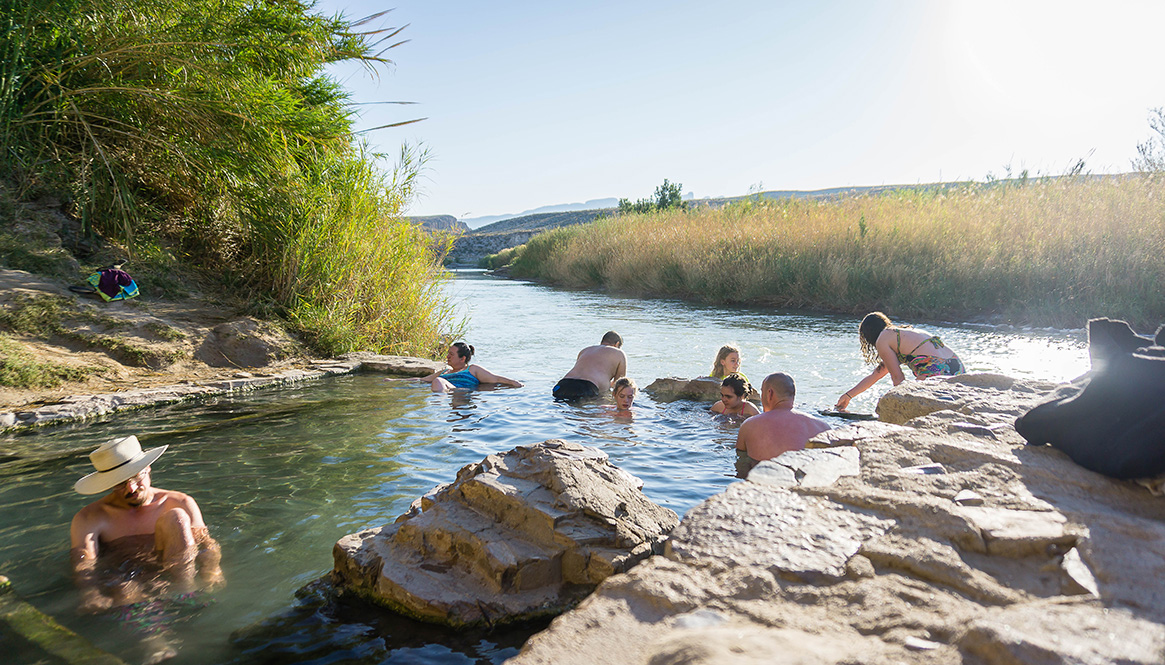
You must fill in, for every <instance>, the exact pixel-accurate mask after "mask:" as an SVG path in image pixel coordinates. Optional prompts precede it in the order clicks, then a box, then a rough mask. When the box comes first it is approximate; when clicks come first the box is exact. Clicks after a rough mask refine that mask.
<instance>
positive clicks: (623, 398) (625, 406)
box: [611, 376, 639, 415]
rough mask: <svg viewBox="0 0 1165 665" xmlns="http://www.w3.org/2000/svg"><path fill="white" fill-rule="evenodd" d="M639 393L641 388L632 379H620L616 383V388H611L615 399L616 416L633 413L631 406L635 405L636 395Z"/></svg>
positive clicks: (625, 377)
mask: <svg viewBox="0 0 1165 665" xmlns="http://www.w3.org/2000/svg"><path fill="white" fill-rule="evenodd" d="M638 391H639V386H636V385H635V380H634V379H632V378H630V377H627V376H624V377H620V378H619V379H618V380H617V381H615V386H614V387H613V388H611V395H612V396H613V397H614V398H615V415H629V414H630V413H631V405H632V404H634V403H635V393H636V392H638Z"/></svg>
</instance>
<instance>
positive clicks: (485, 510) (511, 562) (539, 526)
mask: <svg viewBox="0 0 1165 665" xmlns="http://www.w3.org/2000/svg"><path fill="white" fill-rule="evenodd" d="M641 486H642V483H640V482H639V481H638V479H636V478H635V477H634V476H631V475H630V474H628V473H627V472H625V471H623V470H621V469H619V468H617V467H615V466H613V465H612V464H611V463H610V462H608V461H607V456H606V454H605V453H603V452H602V451H600V450H598V449H596V448H590V447H587V446H582V445H579V444H574V443H568V442H565V441H560V440H553V439H552V440H549V441H545V442H543V443H541V444H537V445H534V446H519V447H517V448H515V449H513V450H511V451H510V452H508V453H505V454H503V455H489V456H488V457H486V458H485V459H484V460H482V461H481V462H479V463H477V464H471V465H469V466H466V467H464V468H463V469H461V471H460V472H458V474H457V479H456V480H455V481H454V482H453V483H451V484H448V485H443V486H441V487H438V488H436V489H435V490H433V492H431V493H430V494H428V495H426V496H424V497H422V498H421V499H419V500H418V501H417V502H415V503H414V504H413V507H412V509H411V510H410V511H409V512H408V513H407V514H405V515H403V516H401V517H400V518H399V519H398V520H397V521H396V523H394V524H391V525H388V526H384V527H379V528H375V529H368V530H366V531H361V532H359V533H355V534H350V535H348V536H345V537H344V538H341V539H340V541H339V542H338V543H336V546H335V548H334V550H333V556H334V558H335V568H334V570H333V572H332V580H333V582H334V583H335V584H336V586H337V587H338V588H340V589H341V590H342V591H354V592H356V593H357V594H358V595H360V596H362V597H364V598H365V599H367V600H371V601H372V602H375V603H378V604H381V605H384V606H386V607H388V608H390V609H392V610H395V611H397V612H400V613H402V614H405V615H408V616H411V617H414V618H417V619H421V620H424V621H430V622H435V623H444V624H448V625H451V626H469V625H478V624H488V625H495V624H499V623H507V622H512V621H518V620H522V619H529V618H534V617H538V616H545V615H553V614H558V613H560V612H562V611H563V610H565V609H567V608H569V607H571V606H573V605H574V604H575V603H577V602H578V601H579V600H580V599H582V598H583V597H585V596H586V595H587V594H588V593H590V592H591V591H592V590H593V589H594V588H595V586H596V585H598V584H599V583H600V582H602V581H603V580H604V579H606V578H607V577H609V576H611V575H613V574H615V573H621V572H624V571H626V570H628V569H629V568H631V567H632V566H633V565H635V564H636V563H638V562H640V561H642V560H643V559H644V558H646V557H649V556H651V554H652V553H653V552H656V551H659V550H661V549H662V543H663V540H664V538H665V537H666V536H667V534H668V532H670V531H671V530H672V528H673V527H675V525H676V523H677V522H678V518H677V517H676V514H675V513H673V512H672V511H670V510H668V509H666V508H662V507H660V506H658V505H656V504H655V503H652V502H651V501H650V500H649V499H647V497H646V496H644V495H643V493H642V492H641V491H640V487H641Z"/></svg>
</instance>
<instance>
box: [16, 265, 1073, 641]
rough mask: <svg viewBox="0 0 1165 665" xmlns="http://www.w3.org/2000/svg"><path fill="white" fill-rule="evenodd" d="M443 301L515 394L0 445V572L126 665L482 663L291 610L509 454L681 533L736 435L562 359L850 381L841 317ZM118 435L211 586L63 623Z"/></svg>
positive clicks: (46, 436) (366, 618)
mask: <svg viewBox="0 0 1165 665" xmlns="http://www.w3.org/2000/svg"><path fill="white" fill-rule="evenodd" d="M449 289H450V291H449V292H450V294H451V296H452V297H453V299H454V300H455V301H456V302H458V303H460V307H461V308H462V312H463V314H464V316H465V317H466V322H467V332H466V341H468V342H469V343H470V344H473V345H474V346H475V347H476V349H477V356H476V357H475V358H474V362H476V363H478V364H480V365H482V366H483V367H485V368H487V369H489V370H490V371H492V372H494V373H497V374H502V375H504V376H508V377H511V378H515V379H518V380H520V381H522V382H524V383H525V384H526V385H525V387H524V388H519V389H498V390H480V391H475V392H471V393H460V394H454V395H434V394H431V393H430V392H429V391H428V390H427V389H425V388H421V387H419V386H417V385H416V384H412V383H407V382H395V381H387V380H385V379H383V378H382V377H379V376H376V375H357V376H349V377H342V378H338V379H332V380H326V381H322V382H318V383H312V384H307V385H301V386H297V387H291V388H282V389H274V390H269V391H264V392H259V393H253V394H251V395H249V396H247V397H243V398H232V399H218V400H212V401H206V402H199V403H197V404H187V405H175V406H170V407H162V408H157V409H149V410H144V411H139V412H134V413H127V414H121V415H117V416H115V417H111V418H107V419H104V420H100V421H97V422H94V423H89V424H86V425H84V426H81V425H73V426H62V427H55V428H49V429H45V430H42V431H35V432H24V433H21V434H18V435H8V436H7V437H6V438H4V439H0V574H4V575H7V576H9V577H10V578H11V579H12V580H13V583H14V586H15V588H16V591H17V592H18V593H19V594H21V595H22V596H23V597H24V598H26V599H27V600H29V601H30V602H32V603H33V604H34V605H36V606H37V607H38V608H40V609H41V610H42V611H44V612H46V613H48V614H50V615H52V616H53V617H54V618H56V619H57V620H58V621H60V622H61V623H63V624H65V625H66V626H68V627H70V628H72V629H74V630H76V631H78V632H79V633H81V634H82V635H83V636H84V637H86V638H88V639H89V640H91V641H92V642H94V643H95V644H97V645H98V646H100V647H101V648H103V649H106V650H108V651H111V652H113V653H114V654H116V655H119V656H121V657H122V658H124V659H126V660H127V662H135V661H140V659H141V657H142V651H141V650H140V648H139V646H138V645H139V644H140V642H141V641H142V635H143V634H144V633H143V630H148V628H146V629H143V627H142V624H143V623H145V624H149V623H150V622H161V623H165V624H167V625H168V626H169V628H168V630H169V631H170V632H171V635H172V639H175V640H176V641H178V642H180V644H179V655H178V657H177V659H176V660H174V661H172V662H175V663H286V662H305V663H306V662H310V663H393V664H397V663H497V662H501V661H502V660H504V659H505V658H508V657H510V656H512V655H514V654H516V653H517V651H518V649H519V648H520V646H521V644H522V642H523V641H524V640H525V638H526V637H527V636H528V635H529V634H530V632H531V631H533V630H536V629H537V628H539V626H524V627H517V628H513V629H509V630H505V631H495V632H492V633H485V632H465V633H461V634H452V633H450V632H447V631H444V630H441V629H438V628H433V627H430V626H425V625H421V624H417V623H414V622H410V621H407V620H403V619H399V618H396V617H393V616H392V615H390V614H388V613H385V612H381V611H379V610H377V609H375V608H369V607H366V606H360V605H346V604H334V603H321V602H315V601H313V600H312V597H311V596H308V597H307V598H305V599H302V600H297V599H296V597H295V594H296V590H297V589H300V588H301V587H304V585H306V584H308V583H310V582H312V581H313V580H315V579H317V578H319V577H320V576H322V575H324V574H326V573H327V572H328V571H329V570H330V569H331V566H332V554H331V551H332V545H333V544H334V543H335V542H336V540H337V539H339V538H340V537H341V536H343V535H345V534H347V533H352V532H354V531H358V530H360V529H363V528H366V527H372V526H380V525H383V524H386V523H388V522H391V521H392V520H393V519H395V518H396V516H398V515H399V514H401V513H402V512H404V511H405V510H406V509H407V508H408V506H409V504H410V503H411V502H412V501H413V499H415V498H416V497H418V496H420V495H421V494H423V493H424V492H426V491H427V490H429V489H430V488H432V487H433V486H434V485H436V484H438V483H442V482H447V481H449V480H451V479H452V478H453V476H454V475H455V473H456V471H457V469H459V468H460V467H461V466H463V465H465V464H469V463H471V462H475V461H478V460H480V459H481V458H482V457H484V456H485V455H486V454H488V453H491V452H500V451H505V450H508V449H510V448H512V447H514V446H516V445H520V444H528V443H534V442H538V441H543V440H545V439H549V438H564V439H569V440H572V441H578V442H582V443H587V444H590V445H595V446H598V447H600V448H602V449H603V450H605V451H606V452H607V453H608V454H609V455H610V457H611V460H612V461H613V462H614V463H615V464H617V465H619V466H621V467H623V468H625V469H626V470H628V471H630V472H631V473H633V474H635V475H636V476H638V477H639V478H641V479H642V480H643V482H644V492H645V493H646V494H647V495H648V496H649V497H650V498H651V499H652V500H654V501H656V502H658V503H660V504H662V505H664V506H667V507H668V508H671V509H672V510H675V511H676V512H678V513H680V514H681V515H682V514H683V513H684V512H685V511H687V510H688V509H689V508H691V507H692V506H694V505H695V504H697V503H698V502H700V501H701V500H703V499H705V498H707V497H708V496H710V495H712V494H714V493H716V492H718V491H720V490H722V489H723V488H724V487H726V486H727V485H728V484H729V483H731V482H734V481H735V477H734V468H733V464H734V461H735V453H734V450H733V448H734V444H735V439H736V431H737V427H738V425H737V424H736V423H732V422H725V421H722V420H720V421H718V420H714V419H712V418H711V417H710V416H709V414H708V412H707V408H708V406H709V404H704V403H695V402H690V401H685V400H681V401H676V402H656V401H653V400H652V399H651V398H650V396H648V395H643V394H641V395H640V397H639V398H638V399H637V400H636V404H635V408H634V417H633V418H632V419H624V418H616V417H613V415H612V413H611V410H610V408H609V407H607V406H604V405H591V406H583V407H577V406H569V405H565V404H558V403H554V402H553V401H552V400H551V399H550V388H551V387H552V386H553V385H554V383H555V382H556V381H557V380H558V378H560V377H561V376H562V374H563V373H565V372H566V371H567V370H568V369H569V368H570V366H571V364H572V363H573V360H574V356H575V354H576V353H577V352H578V350H579V349H581V348H582V347H584V346H588V345H590V344H595V343H597V342H598V341H599V338H600V337H601V336H602V334H603V333H604V332H605V331H607V330H609V329H613V330H616V331H618V332H619V333H620V334H621V335H622V336H623V338H624V346H623V349H624V351H626V353H627V356H628V374H629V375H630V376H631V377H632V378H634V379H636V381H637V382H638V383H639V385H640V386H641V387H642V386H646V385H647V384H649V383H650V382H651V381H652V380H654V379H655V378H658V377H663V376H680V377H695V376H701V375H705V374H707V373H708V372H709V370H710V369H711V363H712V360H713V357H714V356H715V353H716V350H717V349H718V348H719V347H720V346H721V345H722V344H725V343H735V344H736V345H738V346H739V347H741V349H742V355H743V365H742V367H741V369H742V371H743V372H745V373H746V374H747V375H748V376H749V377H750V378H751V379H753V380H754V381H757V382H759V380H760V379H761V378H763V377H764V376H765V375H766V374H768V373H770V372H774V371H785V372H788V373H789V374H791V375H792V376H793V377H794V379H795V380H796V382H797V399H798V406H799V407H800V408H803V409H806V410H815V409H818V408H827V407H829V406H831V405H832V404H833V403H834V402H835V401H836V399H837V397H838V395H840V394H841V393H842V392H843V391H845V390H846V389H848V388H850V387H851V386H852V385H853V384H854V383H856V382H857V380H858V379H859V378H861V377H862V376H863V375H864V374H865V373H867V372H868V371H869V368H868V367H865V366H863V365H862V362H861V357H860V354H859V350H858V341H857V333H856V329H857V324H858V318H857V317H850V316H834V315H821V314H806V313H798V312H788V311H778V310H772V309H742V308H733V309H725V308H719V307H711V306H702V305H694V304H691V303H684V302H679V301H669V300H662V301H661V300H639V299H633V298H620V297H611V296H606V295H602V294H596V293H591V292H582V291H579V292H572V291H561V290H556V289H551V288H547V287H542V286H537V285H533V284H529V283H525V282H519V281H508V280H499V279H494V278H492V277H488V276H485V275H483V274H481V273H479V272H462V273H458V277H457V279H456V280H454V281H453V282H452V284H451V285H450V287H449ZM919 327H920V328H923V329H925V330H928V331H930V332H932V333H934V334H937V335H939V336H941V337H942V339H943V341H944V342H945V343H946V344H947V345H948V346H950V347H951V348H953V349H954V350H956V352H957V353H958V354H959V356H960V357H961V358H962V359H963V362H964V363H965V365H966V366H967V368H968V369H969V370H970V371H990V372H1001V373H1004V374H1008V375H1011V376H1016V377H1030V378H1041V379H1048V380H1056V381H1063V380H1068V379H1071V378H1074V377H1075V376H1078V375H1079V374H1081V373H1083V372H1084V371H1085V370H1086V369H1087V368H1088V358H1087V350H1086V347H1085V340H1084V335H1083V332H1082V331H1054V330H1017V329H1005V328H997V327H983V326H965V325H955V324H926V325H920V326H919ZM889 387H890V384H889V380H888V379H887V380H883V382H882V383H881V384H879V385H878V386H876V387H875V388H874V389H872V390H870V391H867V393H866V394H864V395H861V396H860V397H858V398H857V399H855V400H854V402H853V403H852V404H851V407H850V408H851V410H854V411H872V410H873V408H874V405H875V404H876V401H877V397H878V396H879V395H880V394H881V393H882V392H884V391H885V390H886V389H888V388H889ZM839 424H840V423H839ZM126 434H136V435H137V436H138V438H139V439H141V441H142V444H143V446H144V447H146V448H150V447H154V446H158V445H164V444H168V445H169V446H170V448H169V450H168V451H167V452H166V454H165V455H163V457H162V458H161V459H160V460H159V461H158V462H157V463H155V464H154V473H153V478H154V484H155V485H156V486H159V487H165V488H168V489H178V490H182V491H185V492H188V493H190V494H191V495H193V496H194V497H195V499H196V500H197V501H198V503H199V506H200V507H201V509H202V512H203V514H204V516H205V518H206V521H207V523H208V524H209V525H210V528H211V534H212V535H213V536H214V537H215V538H216V539H217V540H218V541H219V542H220V543H221V545H222V549H223V569H224V572H225V574H226V577H227V580H228V584H227V586H226V588H225V589H223V590H222V591H220V592H218V593H216V594H214V595H213V596H209V597H202V598H200V599H197V600H196V602H194V603H192V604H188V605H184V606H173V607H169V606H167V607H161V608H158V607H155V608H146V609H145V610H143V611H142V612H141V613H140V614H139V615H136V616H125V615H124V614H123V615H118V616H112V615H111V616H82V615H78V614H77V612H76V611H75V609H74V608H75V606H76V604H77V594H76V592H75V591H74V589H73V585H72V582H71V579H70V576H69V574H68V526H69V520H70V519H71V517H72V515H73V514H74V513H75V512H76V511H77V510H78V509H80V508H81V507H82V506H83V505H84V504H85V503H86V502H87V501H88V500H89V499H86V498H85V497H81V496H79V495H77V494H74V493H73V492H72V484H73V482H74V481H75V480H76V479H77V478H79V477H81V476H82V475H85V474H86V473H88V472H89V470H91V467H89V464H88V459H87V457H86V455H87V454H88V452H89V451H90V450H91V449H93V448H95V447H97V446H98V445H100V444H101V443H103V442H105V441H106V440H108V439H110V438H113V437H117V436H123V435H126ZM24 646H25V645H22V644H21V643H20V642H19V640H17V639H15V638H14V637H13V636H11V635H7V634H4V633H3V632H2V631H0V649H4V652H5V658H4V659H3V660H4V662H12V663H31V662H34V661H33V659H32V656H31V655H29V654H28V652H27V651H24V650H23V647H24Z"/></svg>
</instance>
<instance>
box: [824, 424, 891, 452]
mask: <svg viewBox="0 0 1165 665" xmlns="http://www.w3.org/2000/svg"><path fill="white" fill-rule="evenodd" d="M904 429H908V428H906V427H903V426H902V425H893V424H890V423H883V422H879V421H873V422H860V423H853V424H850V425H846V426H845V427H838V428H836V429H827V430H825V431H824V432H822V433H820V434H818V435H817V436H815V437H813V438H812V439H809V442H808V443H806V444H805V447H806V448H833V447H835V446H852V445H854V444H855V443H857V442H858V441H861V440H862V439H872V438H877V437H880V436H885V435H886V434H889V433H891V432H896V431H899V430H904Z"/></svg>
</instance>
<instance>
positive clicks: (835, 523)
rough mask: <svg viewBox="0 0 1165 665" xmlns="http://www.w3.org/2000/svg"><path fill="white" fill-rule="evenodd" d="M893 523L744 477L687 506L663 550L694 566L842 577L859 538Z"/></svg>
mask: <svg viewBox="0 0 1165 665" xmlns="http://www.w3.org/2000/svg"><path fill="white" fill-rule="evenodd" d="M891 526H893V522H892V521H890V520H884V519H879V518H877V517H874V516H872V515H867V514H865V513H862V512H859V511H855V510H849V509H846V508H845V507H844V506H842V505H840V504H837V503H834V502H833V501H830V500H828V499H823V498H820V497H812V496H801V495H799V494H794V493H792V492H789V491H787V490H784V489H780V488H771V487H765V486H762V485H758V484H757V483H753V482H741V483H734V484H733V485H730V486H729V487H728V489H727V490H725V491H724V492H723V493H721V494H717V495H716V496H713V497H712V498H710V499H707V500H706V501H704V502H703V503H701V504H700V505H698V506H696V507H695V508H692V509H691V510H690V511H688V514H687V515H685V516H684V521H683V522H681V523H680V525H679V526H678V527H676V529H675V530H674V531H672V535H671V537H670V538H668V541H667V546H666V549H665V550H664V554H665V556H667V557H668V558H669V559H672V560H673V561H677V562H680V563H686V564H689V565H694V566H710V567H713V568H715V567H720V566H726V565H732V566H757V567H760V568H763V569H768V570H773V571H776V572H778V573H785V574H790V575H793V576H795V577H802V578H805V579H821V578H832V579H840V578H842V577H844V576H845V564H846V560H847V559H849V558H850V557H851V556H853V555H854V554H856V553H857V551H858V548H859V547H861V545H862V543H863V542H865V541H866V540H868V539H870V538H872V537H874V536H877V535H880V534H882V533H884V532H885V531H886V530H887V529H889V528H890V527H891Z"/></svg>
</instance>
